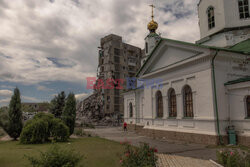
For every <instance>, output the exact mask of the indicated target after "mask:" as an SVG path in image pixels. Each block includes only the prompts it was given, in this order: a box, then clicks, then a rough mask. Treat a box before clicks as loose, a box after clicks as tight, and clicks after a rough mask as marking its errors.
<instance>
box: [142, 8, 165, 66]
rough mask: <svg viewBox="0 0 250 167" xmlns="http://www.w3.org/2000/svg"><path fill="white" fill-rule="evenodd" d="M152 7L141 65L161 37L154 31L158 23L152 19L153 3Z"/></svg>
mask: <svg viewBox="0 0 250 167" xmlns="http://www.w3.org/2000/svg"><path fill="white" fill-rule="evenodd" d="M150 7H152V15H151V21H150V22H149V23H148V30H149V34H148V35H147V36H146V38H145V57H144V58H142V61H141V65H143V64H144V62H145V61H146V59H147V58H148V56H149V55H150V54H151V52H152V51H153V49H154V48H155V46H156V44H157V43H158V42H159V41H160V39H161V37H160V36H159V35H158V34H157V33H156V30H157V28H158V23H157V22H156V21H154V8H155V6H154V5H150Z"/></svg>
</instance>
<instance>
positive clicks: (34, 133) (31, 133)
mask: <svg viewBox="0 0 250 167" xmlns="http://www.w3.org/2000/svg"><path fill="white" fill-rule="evenodd" d="M47 132H48V123H47V122H44V121H43V120H42V119H34V120H32V121H29V122H28V123H27V124H26V125H25V126H24V128H23V130H22V133H21V137H20V142H21V143H23V144H28V143H30V144H37V143H44V142H46V141H48V135H47Z"/></svg>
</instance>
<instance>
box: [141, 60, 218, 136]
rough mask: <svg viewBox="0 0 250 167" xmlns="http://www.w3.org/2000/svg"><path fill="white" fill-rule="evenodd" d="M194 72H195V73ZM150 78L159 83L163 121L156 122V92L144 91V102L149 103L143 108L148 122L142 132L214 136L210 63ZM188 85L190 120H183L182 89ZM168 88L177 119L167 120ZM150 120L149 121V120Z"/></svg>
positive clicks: (202, 63)
mask: <svg viewBox="0 0 250 167" xmlns="http://www.w3.org/2000/svg"><path fill="white" fill-rule="evenodd" d="M195 71H196V72H195ZM152 78H161V79H163V84H162V85H163V87H162V89H161V92H162V95H163V100H164V101H163V107H164V108H163V110H164V116H163V118H156V105H155V104H156V99H155V93H156V92H157V91H158V89H156V88H151V89H147V90H145V98H147V100H148V102H150V101H151V102H152V106H151V107H150V105H148V106H149V107H146V108H145V110H146V111H145V112H144V113H147V114H148V115H149V117H146V116H145V115H144V118H147V121H148V122H150V123H149V125H148V126H146V127H145V128H149V129H150V128H153V129H159V130H170V131H172V130H175V131H179V132H189V133H201V134H212V135H215V134H216V131H215V121H214V120H215V116H214V109H213V96H212V82H211V69H210V62H209V61H204V62H199V63H196V64H192V65H190V66H188V67H185V68H184V67H183V68H179V69H175V70H174V71H169V72H162V73H160V74H157V75H154V77H151V79H152ZM185 85H189V86H190V87H191V88H192V91H193V109H194V118H193V119H185V118H183V95H182V89H183V87H184V86H185ZM170 88H174V89H175V92H176V95H177V97H176V98H177V118H176V119H173V118H168V112H169V111H168V101H167V100H168V97H167V93H168V90H169V89H170ZM150 117H151V118H150Z"/></svg>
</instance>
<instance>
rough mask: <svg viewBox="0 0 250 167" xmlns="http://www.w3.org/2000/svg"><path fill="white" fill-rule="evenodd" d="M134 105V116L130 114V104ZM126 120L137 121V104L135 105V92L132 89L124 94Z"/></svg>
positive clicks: (129, 121) (133, 122)
mask: <svg viewBox="0 0 250 167" xmlns="http://www.w3.org/2000/svg"><path fill="white" fill-rule="evenodd" d="M130 103H132V105H133V117H130V115H129V104H130ZM124 121H125V122H127V123H132V124H135V123H136V105H135V92H134V91H130V92H127V93H125V94H124Z"/></svg>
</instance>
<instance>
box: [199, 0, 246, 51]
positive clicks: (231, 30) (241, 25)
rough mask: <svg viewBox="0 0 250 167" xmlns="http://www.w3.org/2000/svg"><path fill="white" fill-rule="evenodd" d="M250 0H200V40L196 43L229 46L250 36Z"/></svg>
mask: <svg viewBox="0 0 250 167" xmlns="http://www.w3.org/2000/svg"><path fill="white" fill-rule="evenodd" d="M249 2H250V0H200V2H199V4H198V17H199V26H200V38H201V39H200V40H199V41H197V42H196V43H198V44H202V45H208V46H216V47H225V48H230V47H231V46H234V45H236V44H238V43H240V42H242V41H245V40H247V39H249V38H250V14H249V11H250V8H249V5H250V4H249Z"/></svg>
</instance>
